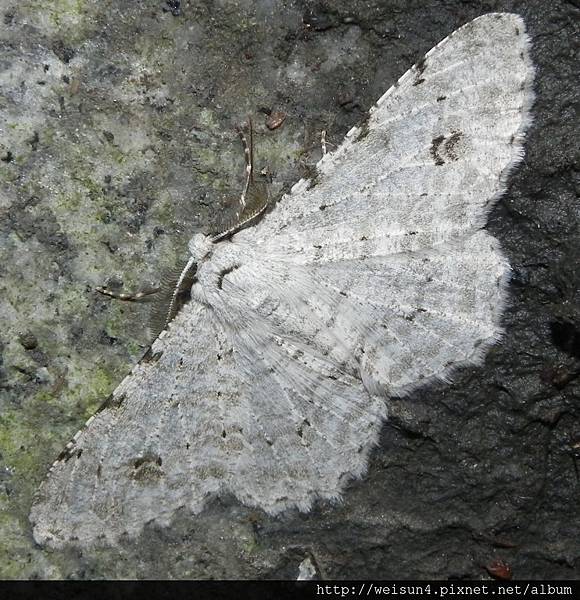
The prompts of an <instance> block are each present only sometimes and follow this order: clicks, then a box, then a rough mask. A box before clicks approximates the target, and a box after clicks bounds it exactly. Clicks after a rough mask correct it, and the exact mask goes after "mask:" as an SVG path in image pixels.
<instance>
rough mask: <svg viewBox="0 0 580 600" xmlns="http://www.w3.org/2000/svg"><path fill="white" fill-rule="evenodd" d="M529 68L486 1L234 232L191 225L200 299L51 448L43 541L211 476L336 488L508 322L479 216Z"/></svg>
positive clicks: (522, 120)
mask: <svg viewBox="0 0 580 600" xmlns="http://www.w3.org/2000/svg"><path fill="white" fill-rule="evenodd" d="M533 73H534V68H533V66H532V62H531V60H530V57H529V41H528V37H527V36H526V34H525V27H524V23H523V21H522V19H521V18H520V17H519V16H517V15H513V14H488V15H484V16H482V17H479V18H478V19H475V20H474V21H472V22H471V23H468V24H467V25H465V26H463V27H461V28H460V29H458V30H457V31H455V32H454V33H453V34H452V35H450V36H449V37H447V38H446V39H444V40H443V41H442V42H441V43H439V44H438V45H437V46H435V47H434V48H433V49H432V50H431V51H430V52H428V53H427V54H426V56H425V57H424V58H423V59H422V60H421V61H419V62H418V63H417V64H416V65H415V66H414V67H412V68H411V69H410V70H409V71H408V72H407V73H405V74H404V75H403V76H402V77H401V78H400V79H399V81H398V82H397V83H396V84H395V85H394V86H393V87H392V88H391V89H389V90H388V91H387V92H386V93H385V94H384V95H383V97H382V98H381V99H380V100H379V101H378V103H377V105H376V106H374V107H373V108H372V109H371V111H370V116H369V119H368V122H367V124H366V125H365V126H363V127H360V128H357V127H355V128H353V129H351V131H349V132H348V134H347V136H346V139H345V140H344V142H343V143H342V145H341V146H340V147H339V148H338V149H337V150H336V151H335V152H333V153H331V154H327V155H325V156H324V157H323V159H322V160H321V161H320V162H319V163H318V165H317V176H316V178H315V179H314V180H313V181H306V180H301V181H299V182H298V183H297V184H296V185H295V186H294V187H293V189H292V191H291V193H290V194H288V195H287V196H285V197H284V198H282V199H281V201H280V202H279V203H278V204H277V205H276V206H275V207H274V209H273V210H271V211H270V212H269V213H268V214H265V215H263V217H262V219H261V220H260V221H259V222H257V223H255V224H254V225H253V226H250V227H246V228H244V229H239V230H236V231H234V232H230V233H231V235H230V236H229V238H227V239H224V237H223V236H221V237H219V236H218V237H214V238H211V237H205V236H203V235H201V234H198V235H195V236H194V237H193V238H192V239H191V241H190V243H189V251H190V253H191V258H190V261H189V271H188V273H189V275H188V276H191V274H192V273H193V274H194V277H193V279H192V281H193V283H192V288H191V298H192V299H191V301H190V302H189V303H187V304H186V305H185V306H184V307H183V308H182V309H181V310H180V311H179V312H178V314H177V315H176V316H175V318H174V319H173V320H172V321H171V323H170V324H169V326H168V327H167V328H166V330H165V331H163V332H162V333H161V335H160V336H159V337H158V338H157V339H156V340H155V342H154V343H153V345H152V347H151V349H150V350H149V352H148V353H147V354H146V356H145V357H144V359H143V360H142V361H141V362H140V363H139V364H138V365H137V366H136V367H135V368H134V369H133V371H132V373H131V374H130V375H129V376H128V377H127V378H126V379H125V380H124V381H123V382H122V383H121V384H120V385H119V387H118V388H117V389H116V390H115V391H114V392H113V394H112V396H111V398H110V399H109V401H108V402H107V403H105V405H104V407H103V408H102V410H100V411H99V412H98V413H97V414H96V415H95V416H94V417H91V419H89V421H88V422H87V424H86V426H85V427H84V428H83V429H82V430H81V431H80V432H79V433H77V434H76V435H75V436H74V438H73V440H72V441H71V442H70V443H69V444H68V446H67V448H66V449H65V451H64V452H63V453H62V455H61V457H60V458H59V460H57V462H55V463H54V465H53V466H52V468H51V470H50V473H49V476H48V478H47V479H46V481H45V482H44V483H43V485H42V486H41V488H40V489H39V491H38V494H37V496H36V499H35V502H34V505H33V507H32V512H31V515H30V519H31V522H32V524H33V526H34V538H35V540H36V541H37V542H39V543H41V544H50V545H53V546H61V545H63V544H65V543H67V542H70V541H75V542H76V543H79V544H85V545H86V544H90V543H93V542H94V541H96V540H99V539H100V540H101V541H105V542H109V543H114V542H115V541H117V540H119V539H120V538H121V537H122V536H125V535H128V536H136V535H138V534H139V532H140V531H141V530H142V529H143V527H144V525H145V524H146V523H150V522H155V523H156V524H158V525H168V524H169V523H170V522H171V520H172V517H173V515H174V514H175V512H176V511H177V510H178V509H185V510H188V511H190V512H191V513H193V514H196V513H199V512H201V511H202V509H203V508H204V506H205V505H206V504H207V503H208V501H209V500H210V499H211V498H212V497H214V496H216V495H219V494H228V493H229V494H233V495H234V496H235V497H237V498H238V499H239V500H240V501H241V502H243V503H244V504H246V505H249V506H254V507H259V508H261V509H263V510H264V511H266V512H267V513H270V514H276V513H280V512H281V511H284V510H286V509H289V508H293V507H296V508H298V509H300V510H302V511H307V510H308V509H309V508H310V507H311V506H312V503H313V502H314V500H315V499H317V498H318V499H327V500H332V499H337V498H339V497H340V495H341V493H342V492H343V490H344V488H345V486H346V485H347V483H348V481H349V480H351V479H352V478H354V477H360V476H362V475H363V473H364V472H365V470H366V468H367V461H368V456H369V452H370V451H371V449H372V448H373V446H375V445H376V443H377V440H378V435H379V430H380V428H381V423H382V421H383V420H384V419H385V417H386V404H385V401H386V399H387V398H388V396H389V395H393V394H396V395H401V394H404V393H406V392H408V391H409V390H412V389H414V388H416V387H417V386H418V385H423V384H424V383H426V382H427V381H429V380H431V379H433V378H440V379H447V378H448V376H449V374H450V370H451V369H452V368H453V367H456V366H457V365H459V364H465V363H472V364H473V363H479V362H481V361H482V358H483V356H484V353H485V350H486V348H488V347H489V346H490V345H491V344H493V343H494V342H495V341H496V340H497V339H498V338H499V337H500V335H501V333H502V328H501V324H500V320H501V315H502V310H503V307H504V303H505V296H506V284H507V280H508V276H509V270H510V268H509V265H508V263H507V261H506V258H505V257H504V255H503V254H502V251H501V249H500V247H499V244H498V242H497V240H496V239H495V238H493V237H492V236H491V235H489V233H487V232H486V231H485V230H484V229H483V227H484V226H485V224H486V215H487V214H488V212H489V210H490V209H491V207H492V206H493V205H494V203H495V202H496V200H497V199H498V198H499V197H500V196H501V194H502V193H503V192H504V190H505V188H506V182H507V177H508V175H509V172H510V171H511V170H512V169H513V167H514V165H516V164H517V163H518V162H519V161H520V160H521V159H522V157H523V153H524V151H523V141H524V133H525V130H526V129H527V127H528V126H529V124H530V120H531V119H530V114H529V111H530V107H531V104H532V101H533V92H532V80H533ZM245 191H247V189H246V190H245ZM183 279H185V275H184V277H183Z"/></svg>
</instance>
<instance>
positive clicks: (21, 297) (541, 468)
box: [0, 0, 580, 578]
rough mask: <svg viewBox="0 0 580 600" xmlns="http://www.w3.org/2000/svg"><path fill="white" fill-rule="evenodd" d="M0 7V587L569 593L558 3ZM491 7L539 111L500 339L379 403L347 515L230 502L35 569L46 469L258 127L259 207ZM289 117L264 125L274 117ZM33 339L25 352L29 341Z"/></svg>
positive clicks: (567, 332) (130, 360)
mask: <svg viewBox="0 0 580 600" xmlns="http://www.w3.org/2000/svg"><path fill="white" fill-rule="evenodd" d="M167 8H168V5H167V4H164V3H163V2H160V1H159V2H140V3H131V4H127V3H123V4H113V5H110V4H109V3H102V2H98V1H97V0H87V1H86V2H84V3H78V4H72V5H71V4H67V5H66V7H64V6H63V5H62V4H59V3H52V4H49V3H47V4H45V5H42V6H40V5H38V3H33V2H29V1H28V2H27V1H21V2H16V1H15V0H0V23H1V24H2V25H1V27H0V46H1V47H0V110H1V111H2V113H3V114H4V115H6V119H5V120H4V121H3V122H2V123H1V124H0V128H1V132H0V159H1V162H0V211H1V212H0V229H1V235H2V237H1V247H0V251H1V253H2V259H1V261H0V276H1V286H2V296H1V303H0V318H1V319H2V324H3V327H2V331H1V332H0V336H1V337H0V351H1V353H2V361H1V362H0V373H1V376H2V380H1V382H0V386H1V387H0V460H1V461H2V462H3V465H2V468H1V470H0V510H1V511H2V513H1V514H2V519H1V520H0V540H2V541H1V542H0V556H1V557H2V559H1V560H0V565H2V566H1V567H0V575H1V576H3V577H8V578H10V577H20V578H26V577H73V578H83V577H97V578H99V577H109V578H114V577H160V578H164V577H277V576H287V577H293V578H295V577H296V576H297V572H298V565H299V564H300V562H301V561H302V560H303V559H304V558H305V557H306V556H308V555H312V556H313V557H314V559H315V560H316V563H317V565H318V566H319V568H320V571H321V575H322V576H323V577H360V576H363V575H364V576H367V577H382V578H389V577H427V576H435V577H480V576H486V571H485V566H486V565H489V564H490V563H491V562H493V560H495V559H498V558H501V559H503V560H505V561H506V562H508V563H510V564H511V565H512V569H513V571H514V574H515V576H517V577H519V578H525V577H574V576H577V575H578V566H579V565H578V556H579V554H580V545H579V542H578V540H579V539H580V531H579V530H578V529H579V526H578V523H579V522H580V519H579V516H580V515H579V512H580V511H579V509H578V502H577V488H578V479H579V475H578V466H577V462H578V460H579V458H580V457H579V444H580V433H579V432H578V425H577V422H578V412H579V410H578V404H577V397H578V391H579V390H578V387H579V380H580V378H579V375H580V349H579V346H580V341H579V338H580V333H579V330H580V307H579V304H580V297H579V291H578V289H579V279H580V277H579V275H578V267H577V265H578V250H577V248H578V244H579V243H580V235H579V233H578V216H579V214H578V213H579V206H580V205H579V203H578V198H577V193H578V185H579V182H578V175H577V173H578V162H579V161H578V158H579V156H578V145H577V141H576V135H575V133H574V130H575V126H577V121H576V120H575V119H577V115H576V113H575V110H576V109H577V104H578V93H577V81H578V72H577V70H578V69H577V64H575V63H574V56H573V48H574V37H575V36H577V35H578V26H577V23H578V21H579V19H578V17H579V16H580V14H579V13H580V11H579V10H578V8H576V6H575V5H574V3H571V2H563V1H560V2H551V3H546V2H542V1H541V0H534V1H528V2H523V1H520V2H515V1H514V2H508V1H495V2H494V1H489V2H485V3H484V6H482V5H481V3H479V4H478V3H474V4H472V3H465V2H461V1H460V0H457V1H455V2H441V1H431V2H398V1H387V0H385V1H379V0H375V1H374V2H366V1H365V2H358V1H354V2H352V1H351V2H342V1H337V2H326V3H325V2H317V3H310V2H286V3H283V4H282V3H278V2H268V1H260V2H229V1H227V0H226V1H223V2H219V3H214V2H202V3H194V2H182V3H181V8H180V11H178V12H179V14H174V13H176V12H177V11H175V10H173V11H172V10H171V7H169V8H170V10H166V9H167ZM489 11H510V12H517V13H519V14H522V16H523V17H524V19H525V20H526V23H527V26H528V30H529V31H530V33H531V35H532V38H533V41H534V47H533V59H534V62H535V64H536V65H537V67H538V71H537V75H536V81H537V83H536V92H537V100H536V105H535V109H534V114H535V124H534V126H533V127H532V130H531V132H530V135H529V138H528V143H527V145H526V146H527V147H526V160H525V162H524V164H523V165H522V166H521V167H520V168H519V169H518V170H517V172H516V173H515V174H514V176H513V177H512V180H511V181H512V183H511V186H510V190H509V192H508V194H507V195H506V196H505V197H504V198H503V199H502V201H501V202H500V204H499V205H498V206H497V207H496V209H495V210H494V212H493V213H492V215H491V219H490V225H489V227H488V228H489V230H490V231H491V233H492V234H493V235H494V236H495V237H497V238H498V239H499V240H500V241H501V243H502V245H503V247H504V249H505V250H506V252H507V254H508V257H509V260H510V263H511V264H512V266H513V268H514V277H513V280H512V284H511V287H510V290H511V305H510V308H509V309H508V312H507V314H506V318H505V326H506V328H507V335H506V337H505V339H504V341H503V343H502V344H501V345H499V346H497V347H495V348H494V349H493V350H492V351H491V352H490V354H489V355H488V358H487V361H486V364H485V366H484V367H482V368H473V369H465V370H463V371H461V372H460V373H459V374H458V375H457V377H456V378H455V381H454V384H453V385H452V386H435V387H430V388H429V389H426V390H424V391H421V392H419V393H416V394H414V395H413V396H411V397H409V398H406V399H405V400H400V401H394V402H393V409H392V411H393V412H394V413H395V414H394V417H393V418H392V419H391V421H390V423H389V424H387V425H386V426H385V427H384V429H383V435H382V443H381V446H380V447H379V448H377V450H376V451H375V452H374V454H373V457H372V459H371V467H370V471H369V473H368V475H367V476H366V477H365V478H364V479H363V480H361V481H357V482H355V483H353V484H352V486H351V487H350V489H349V490H348V491H347V493H346V495H345V499H344V502H343V503H342V504H341V505H338V506H332V505H329V504H326V503H321V504H319V505H317V506H316V507H315V509H314V510H313V511H312V512H311V513H309V514H300V513H297V512H292V513H289V514H285V515H283V516H282V517H278V518H275V519H274V518H269V517H267V516H266V515H264V514H263V513H261V512H259V511H252V510H250V509H247V508H244V507H242V506H240V505H239V504H238V503H236V502H234V501H233V500H230V499H224V500H221V501H215V502H214V503H213V504H212V505H211V506H210V507H209V508H208V509H207V510H206V511H204V513H203V514H202V515H201V516H200V517H197V518H195V519H192V518H191V517H189V516H187V515H181V516H179V517H178V518H177V519H176V522H175V523H174V525H173V526H172V527H171V528H170V529H166V530H162V531H160V530H156V529H155V528H149V529H147V530H146V531H145V533H144V534H143V535H142V537H141V538H140V539H139V540H137V541H136V542H130V543H129V542H127V543H126V544H124V545H123V547H122V550H121V552H119V550H118V549H116V550H115V551H114V552H111V551H109V550H108V549H107V548H102V549H99V550H94V551H91V552H85V553H83V554H82V555H81V554H80V553H78V552H76V551H74V550H68V551H66V550H65V551H62V552H47V551H45V550H42V549H41V548H38V547H36V546H35V545H34V543H33V541H32V536H31V531H30V525H29V523H28V512H29V509H30V504H31V498H32V494H33V492H34V490H35V488H36V487H37V485H38V484H39V482H40V481H41V480H42V478H43V477H44V474H45V472H46V469H47V468H48V466H49V465H50V463H51V462H52V461H53V460H54V458H55V457H56V456H57V454H58V453H59V452H60V450H61V449H62V447H63V445H64V444H65V443H66V441H68V439H69V437H70V436H71V435H72V434H73V433H74V432H75V431H76V430H77V429H78V427H79V425H81V424H82V423H84V421H85V420H86V418H87V417H88V416H89V415H90V414H91V413H92V412H93V411H94V410H95V409H96V408H97V407H98V405H99V404H100V403H101V401H102V400H103V399H104V398H105V397H106V396H107V395H108V394H109V393H110V392H111V391H112V389H113V388H114V387H115V386H116V385H117V383H118V382H119V381H120V380H121V379H122V377H123V376H124V375H125V374H126V373H128V371H129V370H130V368H131V366H132V364H134V362H135V361H136V360H137V359H138V358H139V356H140V355H141V353H142V352H143V348H144V347H145V346H146V344H147V341H148V340H147V333H146V320H147V311H146V307H140V306H127V305H123V304H120V303H110V302H108V301H107V300H106V299H104V298H102V297H100V296H97V295H96V294H95V293H94V291H93V288H94V287H95V286H97V285H100V284H102V283H103V282H105V281H107V280H108V279H109V281H110V282H115V281H116V282H117V284H118V287H121V286H120V284H121V283H122V284H123V289H126V288H128V289H131V288H134V287H139V286H141V285H143V284H147V283H154V282H155V281H156V280H157V278H158V277H159V275H160V273H161V272H162V271H163V270H164V269H167V268H171V267H173V266H174V265H175V264H176V263H178V262H179V261H180V259H181V258H182V257H183V253H184V251H185V249H186V244H187V239H188V238H189V237H190V236H191V233H192V232H193V231H194V230H195V229H196V228H198V227H204V226H208V225H210V224H211V223H215V222H216V221H217V220H219V219H221V218H226V217H225V215H227V214H228V209H229V210H231V209H232V208H233V203H234V201H235V198H236V197H237V195H238V194H239V190H240V186H241V182H242V178H243V157H242V153H241V152H240V149H239V147H238V143H237V140H236V137H235V133H234V131H233V126H234V125H235V124H236V123H240V122H242V121H243V120H244V118H245V116H246V115H247V114H252V115H254V118H255V121H256V122H257V129H258V132H257V136H256V138H257V139H256V143H257V147H258V168H260V169H261V168H264V167H268V168H269V170H270V172H271V173H272V175H273V184H272V190H273V195H274V196H277V195H279V193H280V191H281V190H282V189H283V188H284V187H287V186H288V185H291V184H292V183H293V182H294V181H296V180H297V179H298V178H299V177H300V176H302V175H305V174H307V173H308V170H309V167H310V166H311V165H312V164H313V163H314V162H315V161H316V160H317V159H318V158H319V152H320V149H319V135H320V130H321V129H327V130H328V135H327V139H328V140H329V141H330V142H335V143H336V142H338V141H340V140H341V139H342V137H343V135H344V133H345V132H346V131H347V129H348V128H349V127H350V126H351V125H353V124H355V123H357V122H359V121H360V120H361V119H362V117H363V116H364V113H365V111H366V109H367V108H368V107H369V106H370V105H371V104H372V103H373V102H374V101H375V100H376V98H378V97H379V96H380V94H381V93H382V92H383V91H384V90H385V89H386V88H387V87H388V86H389V85H390V84H392V83H393V82H394V81H395V80H396V79H397V78H398V77H399V76H400V75H401V74H402V73H403V72H404V71H405V70H406V69H407V68H408V66H409V65H410V64H412V63H413V62H415V61H416V60H418V59H419V58H420V57H421V56H422V55H423V53H424V52H426V51H427V50H428V49H429V48H430V47H432V46H433V45H434V44H435V43H437V42H438V41H439V40H440V39H442V38H443V37H445V36H446V35H448V34H449V33H450V32H451V31H453V30H454V29H456V28H457V27H458V26H459V25H461V24H463V23H465V22H467V21H469V20H470V19H472V18H474V17H476V16H478V15H479V14H482V13H484V12H489ZM276 110H278V111H282V112H284V113H286V114H287V115H288V117H287V118H286V120H285V122H284V123H283V125H282V126H281V127H279V128H277V129H273V130H270V129H268V127H267V126H266V114H264V115H263V116H262V117H259V118H257V117H256V115H260V114H262V112H263V113H267V112H269V111H276ZM33 338H34V339H35V342H36V343H35V344H33V343H32V339H33Z"/></svg>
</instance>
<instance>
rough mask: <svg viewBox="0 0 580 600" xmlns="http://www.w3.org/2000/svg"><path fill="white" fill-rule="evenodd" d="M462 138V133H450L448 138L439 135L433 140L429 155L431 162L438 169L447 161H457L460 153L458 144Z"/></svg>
mask: <svg viewBox="0 0 580 600" xmlns="http://www.w3.org/2000/svg"><path fill="white" fill-rule="evenodd" d="M462 137H463V133H462V132H461V131H452V132H451V134H450V135H449V136H448V137H446V136H444V135H439V136H437V137H436V138H433V140H432V142H431V149H430V153H431V157H432V158H433V162H434V163H435V164H436V165H437V166H438V167H439V166H441V165H444V164H445V163H446V162H447V161H452V162H453V161H456V160H459V157H460V155H461V153H460V151H459V147H458V144H459V141H460V140H461V138H462Z"/></svg>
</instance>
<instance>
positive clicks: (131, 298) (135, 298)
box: [95, 287, 161, 302]
mask: <svg viewBox="0 0 580 600" xmlns="http://www.w3.org/2000/svg"><path fill="white" fill-rule="evenodd" d="M160 289H161V288H160V287H154V288H146V289H144V290H140V291H138V292H135V293H134V294H123V293H117V292H112V291H111V290H108V289H107V288H104V287H96V288H95V290H96V291H97V292H99V293H101V294H104V295H105V296H109V298H115V300H123V301H124V302H139V301H140V300H143V299H144V298H147V297H148V296H151V295H152V294H156V293H157V292H158V291H159V290H160Z"/></svg>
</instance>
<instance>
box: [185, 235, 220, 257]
mask: <svg viewBox="0 0 580 600" xmlns="http://www.w3.org/2000/svg"><path fill="white" fill-rule="evenodd" d="M213 246H214V243H213V242H212V241H211V237H210V236H207V235H204V234H203V233H196V234H195V235H194V236H193V237H192V238H191V239H190V240H189V243H188V248H189V251H190V252H191V256H192V258H193V259H194V261H195V262H196V263H200V262H201V261H202V260H203V259H204V258H205V257H206V256H207V255H208V254H210V252H211V250H212V247H213Z"/></svg>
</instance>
